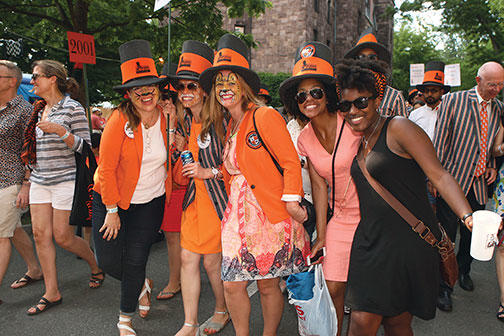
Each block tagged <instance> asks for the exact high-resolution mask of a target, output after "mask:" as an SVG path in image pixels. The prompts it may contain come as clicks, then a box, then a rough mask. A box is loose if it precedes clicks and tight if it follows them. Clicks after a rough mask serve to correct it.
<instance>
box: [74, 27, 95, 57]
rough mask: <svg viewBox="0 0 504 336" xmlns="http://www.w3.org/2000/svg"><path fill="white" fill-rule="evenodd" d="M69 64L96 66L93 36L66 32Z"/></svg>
mask: <svg viewBox="0 0 504 336" xmlns="http://www.w3.org/2000/svg"><path fill="white" fill-rule="evenodd" d="M67 37H68V52H69V54H70V62H74V63H87V64H96V53H95V46H94V36H93V35H87V34H81V33H74V32H67Z"/></svg>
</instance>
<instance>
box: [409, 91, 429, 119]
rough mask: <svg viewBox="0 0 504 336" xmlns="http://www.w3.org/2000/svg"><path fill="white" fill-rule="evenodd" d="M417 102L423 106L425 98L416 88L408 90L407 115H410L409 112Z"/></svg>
mask: <svg viewBox="0 0 504 336" xmlns="http://www.w3.org/2000/svg"><path fill="white" fill-rule="evenodd" d="M419 101H421V102H422V105H425V98H424V96H423V94H422V92H420V91H418V89H417V88H416V87H414V88H410V89H409V91H408V100H407V101H406V108H407V109H408V113H411V111H413V110H414V109H415V103H418V102H419Z"/></svg>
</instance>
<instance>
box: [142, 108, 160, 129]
mask: <svg viewBox="0 0 504 336" xmlns="http://www.w3.org/2000/svg"><path fill="white" fill-rule="evenodd" d="M157 116H158V114H157V113H155V112H154V113H152V114H151V115H150V116H149V117H148V120H145V121H143V120H142V124H143V125H144V127H145V129H146V130H148V129H149V128H151V127H152V126H153V124H155V123H156V122H155V121H154V120H156V121H157Z"/></svg>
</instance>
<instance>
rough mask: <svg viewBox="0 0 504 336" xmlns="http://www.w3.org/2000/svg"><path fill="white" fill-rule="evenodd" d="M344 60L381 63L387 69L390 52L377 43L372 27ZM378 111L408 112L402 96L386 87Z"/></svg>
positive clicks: (364, 33) (406, 114) (388, 113)
mask: <svg viewBox="0 0 504 336" xmlns="http://www.w3.org/2000/svg"><path fill="white" fill-rule="evenodd" d="M345 58H354V59H369V60H372V61H382V62H385V63H386V64H387V65H388V66H389V67H390V61H391V55H390V52H389V51H388V50H387V48H386V47H385V46H384V45H382V44H380V43H378V40H377V39H376V36H375V35H374V33H373V29H372V27H369V28H368V29H366V30H365V31H364V32H363V33H362V35H361V37H360V38H359V41H357V44H356V45H355V47H353V48H352V49H350V50H349V51H348V52H347V53H346V54H345ZM385 75H387V74H385ZM378 110H379V112H380V114H381V115H399V116H403V117H407V116H408V110H407V108H406V102H405V101H404V97H403V95H402V94H401V92H400V91H399V90H396V89H394V88H392V87H391V86H388V85H387V86H386V87H385V92H384V95H383V100H382V103H381V105H380V107H379V108H378Z"/></svg>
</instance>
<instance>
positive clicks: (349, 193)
mask: <svg viewBox="0 0 504 336" xmlns="http://www.w3.org/2000/svg"><path fill="white" fill-rule="evenodd" d="M296 55H297V57H296V65H295V66H294V70H293V76H292V77H291V78H289V79H287V80H286V81H284V82H283V83H282V85H281V86H280V97H281V98H282V101H283V103H284V105H285V106H286V108H287V110H288V112H289V113H291V114H292V115H294V116H296V117H299V118H300V119H308V120H310V122H309V123H308V124H307V125H306V127H305V128H304V129H303V130H302V131H301V134H300V135H299V138H298V149H299V153H300V155H304V156H306V157H307V162H308V169H309V171H310V179H311V183H312V194H313V200H314V205H315V210H316V213H317V239H316V241H315V243H314V245H313V247H312V253H311V255H312V256H313V255H315V253H317V251H318V250H320V249H321V248H322V247H324V246H325V247H326V253H327V254H326V257H325V258H324V259H323V262H322V266H323V270H324V276H325V279H326V282H327V287H328V288H329V293H330V294H331V298H332V300H333V303H334V306H335V308H336V314H337V316H338V325H340V326H341V325H342V320H343V309H344V296H345V288H346V281H347V275H348V264H349V261H350V250H351V247H352V240H353V236H354V233H355V230H356V228H357V225H358V223H359V220H360V213H359V200H358V198H357V192H356V189H355V185H354V183H353V180H352V178H351V176H350V166H351V164H352V160H353V158H354V156H355V154H356V153H357V149H358V147H359V143H360V136H359V135H357V134H354V133H353V131H352V130H351V128H350V127H349V126H348V125H346V124H345V123H344V120H343V118H342V117H340V116H339V115H338V114H336V110H337V103H338V97H337V95H336V88H335V85H334V77H333V76H332V75H333V68H332V66H331V65H330V62H331V60H332V55H331V50H330V49H329V48H328V47H327V46H325V45H324V44H322V43H319V42H307V43H304V44H303V45H301V47H300V48H299V49H298V52H297V53H296ZM310 65H312V66H310ZM313 69H317V70H315V71H314V70H313ZM333 156H335V157H334V169H333V163H332V162H333ZM333 181H334V186H335V187H334V190H332V189H333ZM327 185H329V186H330V187H331V190H330V191H329V193H328V188H327ZM328 194H329V196H331V197H329V196H328ZM333 195H334V200H332V196H333ZM328 203H329V206H330V207H331V208H333V216H332V217H331V218H327V207H328ZM328 220H329V223H327V221H328ZM340 334H341V329H340V330H338V336H339V335H340Z"/></svg>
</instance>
